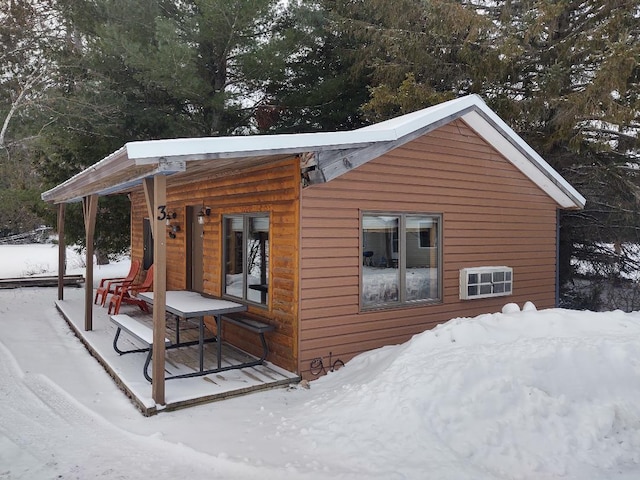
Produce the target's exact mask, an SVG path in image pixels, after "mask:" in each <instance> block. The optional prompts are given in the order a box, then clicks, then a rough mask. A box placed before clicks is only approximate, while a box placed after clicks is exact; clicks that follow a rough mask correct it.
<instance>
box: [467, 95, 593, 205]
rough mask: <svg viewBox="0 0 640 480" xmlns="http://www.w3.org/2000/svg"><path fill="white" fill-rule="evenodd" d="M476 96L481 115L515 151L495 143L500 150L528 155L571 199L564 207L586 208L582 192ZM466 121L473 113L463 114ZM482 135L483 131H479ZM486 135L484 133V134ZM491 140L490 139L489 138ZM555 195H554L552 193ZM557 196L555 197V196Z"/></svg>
mask: <svg viewBox="0 0 640 480" xmlns="http://www.w3.org/2000/svg"><path fill="white" fill-rule="evenodd" d="M474 96H475V97H476V102H475V106H476V107H477V108H478V110H479V111H480V112H481V114H479V115H480V116H483V117H484V119H485V120H486V121H488V122H489V123H491V124H492V125H493V127H494V128H495V129H496V131H497V132H498V133H500V134H501V135H502V137H503V138H504V139H505V140H506V141H508V142H509V143H510V144H511V145H512V147H513V148H514V151H511V152H510V151H508V150H509V149H508V147H506V150H507V152H505V151H504V150H505V148H500V146H498V145H494V146H495V147H496V148H498V150H500V151H503V152H504V153H505V156H507V158H511V156H512V155H515V154H516V152H519V154H520V155H523V156H525V157H526V159H527V160H529V161H530V162H531V163H532V164H533V165H534V166H535V167H537V168H538V169H539V170H540V172H541V173H542V174H544V175H545V176H546V177H548V178H549V180H551V181H552V182H553V183H554V184H555V185H556V187H557V188H559V189H560V190H561V191H562V192H563V194H564V195H566V196H567V197H568V198H569V199H570V200H571V203H572V205H564V204H563V202H560V203H561V204H562V206H563V207H565V208H568V207H572V206H575V207H578V208H584V206H585V204H586V202H587V200H586V198H585V197H584V196H582V195H581V194H580V192H578V191H577V190H576V189H575V188H573V186H571V184H570V183H569V182H567V181H566V180H565V179H564V177H562V175H560V174H559V173H558V172H557V171H556V170H555V169H554V168H553V167H552V166H551V165H549V163H548V162H547V161H546V160H545V159H544V158H542V157H541V156H540V155H539V154H538V153H537V152H536V151H535V150H534V149H533V148H531V146H530V145H529V144H528V143H527V142H525V141H524V139H523V138H522V137H520V135H518V134H517V133H516V132H515V131H514V130H513V129H512V128H511V127H510V126H509V125H507V123H506V122H505V121H504V120H502V119H501V118H500V117H499V116H498V115H497V114H496V113H495V112H494V111H493V110H491V109H490V108H489V107H488V106H487V104H486V103H485V102H484V101H483V100H482V98H480V97H479V96H478V95H474ZM463 118H464V119H465V121H467V120H468V119H471V118H472V115H471V114H466V115H464V116H463ZM479 133H480V134H481V135H482V133H481V132H479ZM483 136H484V135H483ZM487 140H489V139H487ZM537 183H539V182H537ZM552 196H553V195H552ZM554 198H555V197H554Z"/></svg>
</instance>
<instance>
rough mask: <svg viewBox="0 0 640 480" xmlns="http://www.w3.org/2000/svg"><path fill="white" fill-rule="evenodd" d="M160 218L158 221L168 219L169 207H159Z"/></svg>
mask: <svg viewBox="0 0 640 480" xmlns="http://www.w3.org/2000/svg"><path fill="white" fill-rule="evenodd" d="M158 212H159V213H158V217H157V219H158V220H160V221H162V220H166V219H167V206H166V205H158Z"/></svg>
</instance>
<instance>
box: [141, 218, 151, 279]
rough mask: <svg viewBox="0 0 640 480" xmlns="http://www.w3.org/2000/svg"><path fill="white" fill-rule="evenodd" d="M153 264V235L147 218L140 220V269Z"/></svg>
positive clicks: (147, 267)
mask: <svg viewBox="0 0 640 480" xmlns="http://www.w3.org/2000/svg"><path fill="white" fill-rule="evenodd" d="M151 265H153V235H151V222H150V221H149V219H148V218H145V219H143V220H142V269H143V270H149V267H150V266H151Z"/></svg>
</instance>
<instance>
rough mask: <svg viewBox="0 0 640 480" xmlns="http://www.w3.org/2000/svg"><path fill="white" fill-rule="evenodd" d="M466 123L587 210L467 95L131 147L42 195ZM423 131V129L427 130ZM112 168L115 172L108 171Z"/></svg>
mask: <svg viewBox="0 0 640 480" xmlns="http://www.w3.org/2000/svg"><path fill="white" fill-rule="evenodd" d="M455 118H462V119H464V120H465V121H466V122H467V123H468V124H469V125H470V127H471V128H473V129H474V130H475V131H476V132H477V133H478V134H479V135H480V136H481V137H482V138H484V139H485V140H486V141H487V142H488V143H490V144H491V145H492V146H493V147H494V148H496V150H498V151H499V152H500V153H502V154H503V155H504V156H505V157H506V158H507V159H509V160H510V161H511V162H512V163H513V164H514V165H515V166H516V167H517V168H519V169H520V170H521V171H522V172H523V173H524V174H525V175H527V176H528V177H529V178H530V179H531V180H532V181H533V182H535V183H536V184H537V185H539V186H540V188H542V189H543V190H544V191H545V192H547V194H548V195H550V196H551V197H552V198H553V199H554V200H555V201H556V202H557V203H558V204H559V205H560V206H562V207H563V208H583V207H584V205H585V203H586V200H585V198H584V197H583V196H582V195H581V194H580V193H579V192H578V191H576V190H575V189H574V188H573V187H572V186H571V185H570V184H569V182H567V181H566V180H565V179H564V178H563V177H562V176H561V175H560V174H559V173H558V172H557V171H556V170H554V169H553V168H552V167H551V166H550V165H549V164H548V163H547V162H546V161H545V160H544V159H543V158H542V157H541V156H540V155H538V153H536V152H535V150H533V148H531V147H530V146H529V145H528V144H527V143H526V142H525V141H524V140H523V139H522V138H521V137H520V136H519V135H518V134H517V133H516V132H515V131H513V129H511V127H509V126H508V125H507V124H506V123H505V122H504V121H503V120H502V119H501V118H500V117H499V116H498V115H497V114H496V113H495V112H493V110H491V109H490V108H489V107H488V106H487V104H486V103H485V102H484V100H483V99H482V98H481V97H480V96H479V95H475V94H474V95H467V96H464V97H460V98H457V99H454V100H450V101H447V102H444V103H441V104H438V105H434V106H432V107H428V108H425V109H423V110H418V111H416V112H412V113H409V114H406V115H402V116H400V117H396V118H393V119H390V120H387V121H384V122H380V123H377V124H374V125H370V126H367V127H364V128H360V129H357V130H352V131H343V132H316V133H298V134H282V135H250V136H233V137H201V138H174V139H164V140H146V141H134V142H128V143H126V144H125V145H124V146H123V147H121V148H120V149H118V150H116V151H115V152H113V153H111V154H110V155H108V156H107V157H105V158H103V159H102V160H100V161H99V162H97V163H96V164H94V165H92V166H90V167H88V168H87V169H85V170H83V171H82V172H80V173H78V174H76V175H75V176H73V177H71V178H69V179H68V180H66V181H65V182H64V183H62V184H60V185H58V186H57V187H54V188H53V189H51V190H48V191H46V192H44V193H43V194H42V198H43V199H44V200H47V199H51V198H53V196H54V195H55V194H56V193H57V192H60V191H61V190H63V189H64V188H65V187H67V186H68V185H70V184H73V183H74V182H77V181H80V182H81V181H82V178H83V177H85V176H88V175H91V172H95V171H99V170H102V169H103V168H105V167H109V165H110V164H111V163H112V162H120V161H123V160H128V161H133V162H135V163H136V164H143V163H144V164H146V163H156V162H158V161H159V159H160V158H163V157H164V158H167V159H168V158H171V157H183V158H189V157H191V158H192V159H198V158H211V157H212V156H214V155H217V156H225V157H229V158H231V157H235V156H237V157H242V156H245V157H246V156H255V155H265V154H267V155H269V154H271V155H278V154H282V153H302V152H305V151H318V150H341V149H354V148H362V147H365V146H368V145H371V144H375V143H390V142H396V141H398V140H400V142H402V139H403V138H405V137H407V138H410V136H411V135H412V134H416V133H417V132H419V131H420V130H421V129H424V128H426V127H429V126H430V125H436V124H437V123H439V122H447V121H449V120H453V119H455ZM423 131H424V130H423ZM109 168H110V167H109Z"/></svg>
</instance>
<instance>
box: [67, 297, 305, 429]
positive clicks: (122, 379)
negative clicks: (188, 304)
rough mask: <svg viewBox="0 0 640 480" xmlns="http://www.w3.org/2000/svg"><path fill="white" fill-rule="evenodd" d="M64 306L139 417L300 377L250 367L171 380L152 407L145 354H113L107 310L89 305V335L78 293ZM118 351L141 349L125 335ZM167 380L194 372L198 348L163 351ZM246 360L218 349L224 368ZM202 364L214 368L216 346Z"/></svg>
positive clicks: (170, 332)
mask: <svg viewBox="0 0 640 480" xmlns="http://www.w3.org/2000/svg"><path fill="white" fill-rule="evenodd" d="M64 297H65V299H64V300H57V301H56V307H57V309H58V310H59V311H60V313H61V314H62V316H63V317H64V318H65V320H66V321H67V323H68V324H69V326H70V327H71V328H72V330H73V331H74V332H75V334H76V335H77V337H78V338H79V339H80V340H81V341H82V343H83V344H84V345H85V347H86V348H87V349H88V350H89V352H90V353H91V354H92V355H93V356H94V357H95V358H96V359H97V360H98V362H100V364H102V366H103V367H104V368H105V370H106V371H107V372H108V373H109V375H110V376H111V377H112V378H113V379H114V381H115V382H116V384H117V385H118V386H119V387H120V388H121V389H122V390H123V391H124V392H125V393H126V394H127V396H129V397H130V398H131V400H132V401H133V403H134V404H135V405H136V407H137V408H138V409H140V411H141V412H142V413H143V415H147V416H148V415H154V414H155V413H158V412H160V411H163V410H175V409H178V408H184V407H188V406H192V405H198V404H202V403H208V402H214V401H217V400H222V399H225V398H229V397H232V396H237V395H243V394H247V393H251V392H255V391H258V390H264V389H268V388H275V387H281V386H286V385H289V384H290V383H293V382H297V381H299V380H300V377H299V376H297V375H296V374H294V373H291V372H288V371H286V370H284V369H282V368H279V367H277V366H275V365H273V364H271V363H269V362H264V364H262V365H257V366H254V367H248V368H242V369H235V370H227V371H224V372H219V373H214V374H209V375H203V376H196V377H191V378H176V379H171V380H167V381H166V387H165V388H166V392H165V405H159V404H156V402H155V401H154V400H153V398H152V387H151V384H150V383H149V382H148V381H147V380H145V378H144V375H143V365H144V362H145V358H146V355H147V354H146V353H130V354H126V355H119V354H118V353H116V352H115V350H114V349H113V339H114V336H115V332H116V328H117V327H116V326H115V325H114V324H113V323H112V322H111V321H110V318H109V315H108V314H107V309H106V308H103V307H100V306H97V305H93V330H91V331H85V330H84V315H85V307H84V299H85V293H84V290H83V289H65V292H64ZM121 313H126V314H128V315H130V316H132V317H135V318H137V319H138V320H139V321H141V322H147V321H149V326H151V322H150V320H147V317H145V315H144V314H142V312H141V311H140V310H139V309H138V308H137V307H135V306H123V307H122V308H121ZM179 325H180V339H181V341H188V340H190V339H193V340H195V339H197V338H198V323H197V322H196V323H191V322H188V321H181V322H180V323H179ZM175 327H176V322H175V321H173V320H172V319H171V317H170V316H169V317H168V318H167V337H168V338H169V339H170V340H173V339H175ZM119 345H120V346H122V347H123V349H129V348H131V349H135V348H140V347H141V346H142V345H140V344H138V343H137V341H136V340H135V339H133V338H132V337H130V336H128V335H127V334H126V333H123V334H122V335H121V338H120V341H119ZM165 355H166V362H165V372H166V376H167V377H169V376H175V375H183V374H187V373H191V372H195V371H197V370H198V363H199V357H198V349H197V347H183V348H182V347H181V348H174V349H167V350H166V353H165ZM251 358H253V357H251V356H250V355H249V354H247V353H245V352H243V351H241V350H238V349H236V348H234V347H233V346H231V345H228V344H223V348H222V361H223V365H231V364H233V365H236V364H239V363H243V362H247V361H248V360H250V359H251ZM204 361H205V362H206V363H207V364H210V365H211V366H213V364H214V362H216V344H215V343H208V344H206V345H205V355H204Z"/></svg>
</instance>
